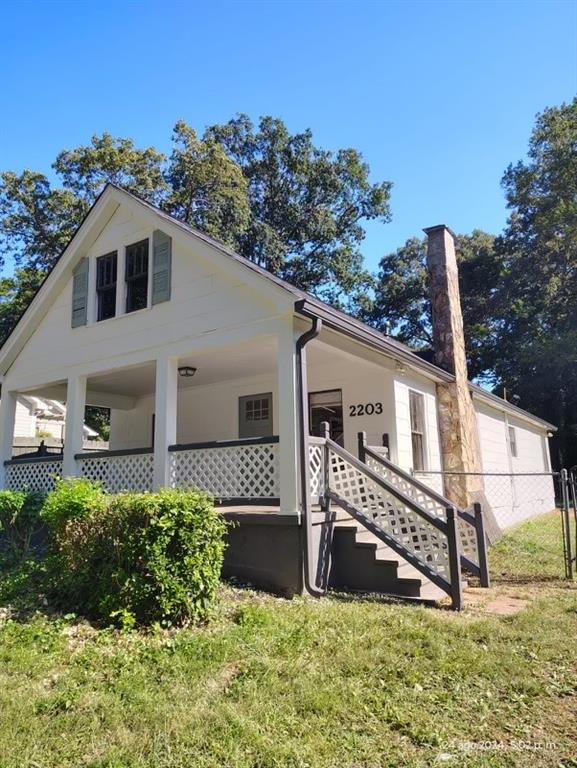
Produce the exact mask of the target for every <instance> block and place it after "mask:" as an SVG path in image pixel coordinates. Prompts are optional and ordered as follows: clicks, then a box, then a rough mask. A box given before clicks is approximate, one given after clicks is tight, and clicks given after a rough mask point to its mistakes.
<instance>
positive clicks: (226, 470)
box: [170, 437, 280, 500]
mask: <svg viewBox="0 0 577 768" xmlns="http://www.w3.org/2000/svg"><path fill="white" fill-rule="evenodd" d="M170 477H171V484H172V485H173V486H175V487H179V488H186V487H192V486H194V487H196V488H202V489H203V490H206V491H208V492H209V493H211V494H212V495H213V496H214V497H215V498H217V499H239V500H242V499H247V500H248V499H260V500H265V499H278V498H279V496H280V474H279V455H278V437H271V438H266V439H256V440H230V441H226V442H222V443H196V444H192V445H182V446H178V445H175V446H171V448H170Z"/></svg>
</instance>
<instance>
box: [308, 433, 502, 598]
mask: <svg viewBox="0 0 577 768" xmlns="http://www.w3.org/2000/svg"><path fill="white" fill-rule="evenodd" d="M309 456H310V470H311V490H312V491H313V492H314V494H316V496H317V498H318V500H319V502H320V503H321V506H322V508H323V509H324V510H325V512H327V511H330V512H331V513H332V514H331V517H332V518H333V521H334V522H333V536H332V547H331V566H330V572H329V577H328V585H329V587H332V588H336V589H349V590H356V591H365V592H379V593H383V594H387V595H394V596H396V597H401V598H404V599H414V600H415V599H416V600H421V601H426V602H440V601H441V600H443V599H446V597H447V596H448V597H449V598H450V600H451V604H452V607H453V608H454V609H456V610H459V609H460V608H461V606H462V600H463V598H462V588H463V577H462V571H463V570H466V571H468V572H469V573H472V574H474V575H475V576H477V577H478V578H479V580H480V582H481V585H482V586H488V585H489V575H488V570H487V560H486V550H485V536H484V530H483V519H482V515H481V510H480V507H479V505H474V509H473V511H472V512H468V511H465V510H461V509H459V508H457V507H455V505H454V504H452V502H450V501H449V500H448V499H446V498H444V497H443V496H441V495H440V494H438V493H436V492H435V491H434V490H432V489H430V488H429V487H428V486H426V485H424V484H423V483H421V482H420V481H418V480H416V479H415V478H414V477H413V476H412V475H410V474H409V473H407V472H405V471H404V470H402V469H400V467H397V466H396V465H395V464H393V463H392V462H390V461H389V460H388V458H387V457H386V456H385V455H384V454H383V451H382V449H379V448H378V447H371V446H368V445H367V443H366V436H365V435H364V433H359V457H358V458H357V457H356V456H354V455H353V454H351V453H349V452H348V451H346V450H345V449H344V448H342V447H341V446H339V445H337V444H336V443H335V442H334V441H332V440H331V439H330V436H329V434H328V425H323V436H322V437H320V438H311V439H310V444H309Z"/></svg>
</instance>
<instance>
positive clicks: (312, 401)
mask: <svg viewBox="0 0 577 768" xmlns="http://www.w3.org/2000/svg"><path fill="white" fill-rule="evenodd" d="M323 421H328V423H329V428H330V431H331V437H332V439H333V440H334V441H335V443H338V444H339V445H344V429H343V393H342V390H340V389H329V390H325V391H324V392H311V393H310V394H309V422H310V431H311V435H316V436H317V437H318V436H319V435H320V430H321V424H322V422H323Z"/></svg>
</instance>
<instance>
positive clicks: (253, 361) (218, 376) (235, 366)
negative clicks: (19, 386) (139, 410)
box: [88, 337, 277, 397]
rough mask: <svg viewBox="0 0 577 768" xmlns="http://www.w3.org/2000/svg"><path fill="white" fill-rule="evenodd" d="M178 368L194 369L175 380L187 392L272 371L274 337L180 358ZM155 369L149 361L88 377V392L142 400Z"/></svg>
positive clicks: (150, 386) (148, 391)
mask: <svg viewBox="0 0 577 768" xmlns="http://www.w3.org/2000/svg"><path fill="white" fill-rule="evenodd" d="M178 365H179V366H183V365H190V366H193V367H194V368H196V369H197V370H196V374H195V375H194V376H193V377H190V378H186V377H179V379H178V388H179V389H191V388H194V387H201V386H205V385H209V384H216V383H217V382H219V381H227V380H230V379H240V378H248V377H250V376H253V375H257V374H260V373H270V372H274V371H276V366H277V351H276V340H275V338H274V337H264V338H261V339H259V340H258V341H252V342H247V343H244V344H235V345H231V346H228V347H222V348H219V349H212V350H202V351H200V352H196V353H195V354H193V355H188V356H184V357H180V358H179V360H178ZM155 377H156V367H155V363H154V362H153V361H151V362H148V363H145V364H144V365H139V366H131V367H128V368H120V369H117V370H114V371H109V372H107V373H103V374H101V375H97V376H91V377H90V379H89V381H88V390H89V391H92V392H102V393H106V394H115V395H126V396H128V397H143V396H145V395H151V394H154V391H155Z"/></svg>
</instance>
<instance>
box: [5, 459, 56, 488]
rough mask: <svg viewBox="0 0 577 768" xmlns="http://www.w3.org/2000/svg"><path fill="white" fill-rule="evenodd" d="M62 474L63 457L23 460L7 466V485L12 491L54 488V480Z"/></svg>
mask: <svg viewBox="0 0 577 768" xmlns="http://www.w3.org/2000/svg"><path fill="white" fill-rule="evenodd" d="M61 474H62V459H57V460H52V461H22V462H21V463H18V464H8V466H7V467H6V487H7V488H9V489H10V490H11V491H27V490H28V491H42V492H44V493H47V492H48V491H51V490H52V489H53V488H54V480H55V479H56V478H57V477H60V475H61Z"/></svg>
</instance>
